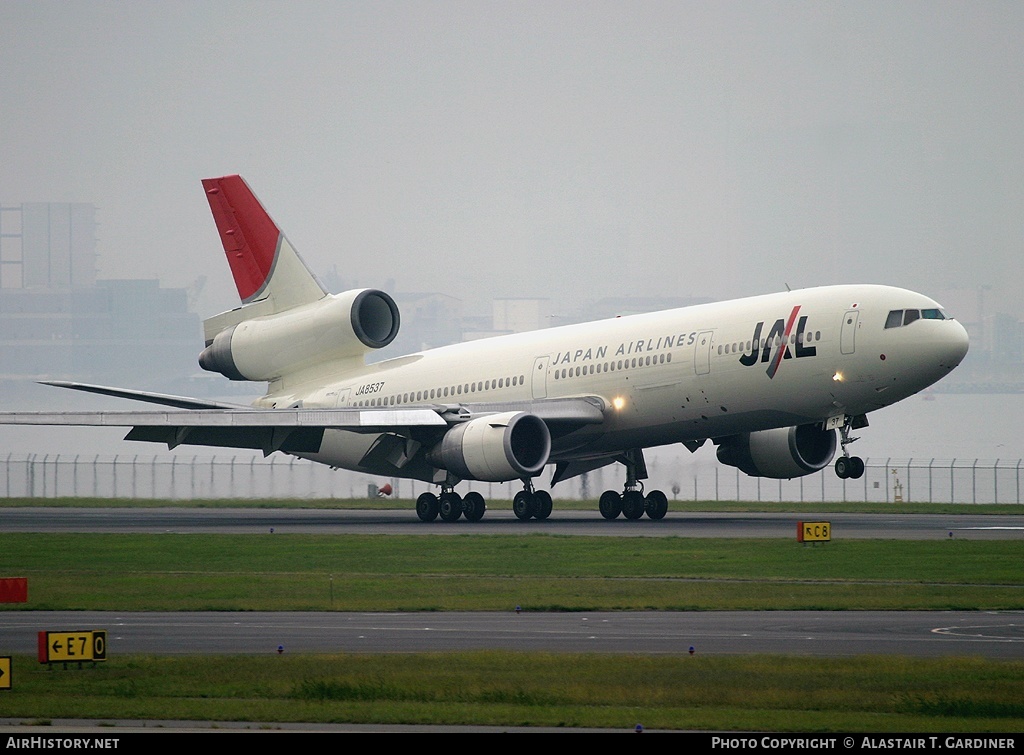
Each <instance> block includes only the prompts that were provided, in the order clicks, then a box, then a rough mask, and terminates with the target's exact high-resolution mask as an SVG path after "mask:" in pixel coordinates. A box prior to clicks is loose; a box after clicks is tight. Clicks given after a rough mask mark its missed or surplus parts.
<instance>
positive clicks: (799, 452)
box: [718, 424, 836, 479]
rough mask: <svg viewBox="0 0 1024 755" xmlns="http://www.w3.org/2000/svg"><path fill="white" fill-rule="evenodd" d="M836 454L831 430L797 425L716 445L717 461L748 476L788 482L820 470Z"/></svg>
mask: <svg viewBox="0 0 1024 755" xmlns="http://www.w3.org/2000/svg"><path fill="white" fill-rule="evenodd" d="M835 453H836V432H835V430H823V429H822V428H821V426H820V425H817V424H814V425H797V426H796V427H779V428H775V429H773V430H758V431H757V432H752V433H743V434H741V435H734V436H732V437H730V438H727V439H725V440H724V441H722V442H721V443H720V444H719V446H718V460H719V461H720V462H722V463H723V464H728V465H729V466H731V467H738V468H739V469H740V470H741V471H743V472H745V473H746V474H748V475H750V476H751V477H771V478H773V479H789V478H791V477H803V476H804V475H808V474H811V473H812V472H817V471H818V470H819V469H823V468H824V467H825V466H826V465H828V463H829V462H830V461H832V457H833V456H835Z"/></svg>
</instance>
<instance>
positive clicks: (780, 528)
mask: <svg viewBox="0 0 1024 755" xmlns="http://www.w3.org/2000/svg"><path fill="white" fill-rule="evenodd" d="M964 509H965V513H963V514H898V513H893V514H794V513H785V512H781V513H749V514H747V513H721V512H713V513H712V512H686V511H675V510H673V511H671V512H670V513H669V514H668V516H666V517H665V518H664V519H662V520H661V521H652V520H650V519H647V518H643V519H638V520H635V521H630V520H626V519H623V518H621V517H620V518H619V519H615V520H612V521H607V520H605V519H603V518H602V517H601V515H600V514H599V513H598V512H597V511H558V510H555V511H554V512H553V513H552V514H551V517H550V518H549V519H547V520H545V521H540V522H539V521H536V520H529V521H520V520H519V519H517V518H516V517H515V515H514V514H513V513H512V511H511V510H510V509H503V508H493V509H490V510H488V512H487V515H486V516H485V517H484V519H483V520H482V521H479V522H466V521H458V522H454V523H445V522H442V521H440V520H437V521H434V522H430V523H424V522H421V521H419V519H417V518H416V514H415V512H414V511H413V510H412V509H408V510H403V509H388V510H362V509H360V510H343V509H333V510H317V509H183V508H127V507H126V508H110V509H97V508H47V507H32V508H9V509H3V513H2V516H0V532H126V533H127V532H149V533H161V532H166V533H180V534H184V533H214V532H216V533H224V534H263V533H270V532H275V533H302V534H321V535H327V534H362V535H368V534H379V535H453V534H457V535H470V534H490V535H512V534H515V535H520V534H525V533H544V534H550V535H577V536H579V535H584V536H589V537H710V538H722V537H738V538H790V539H795V538H796V532H797V523H798V522H800V521H821V520H825V521H829V522H831V524H832V533H833V534H832V536H833V538H834V539H842V538H855V539H864V538H870V539H888V540H928V539H933V540H938V539H948V538H950V537H956V538H970V539H1024V516H985V515H977V514H971V513H970V507H969V506H965V507H964Z"/></svg>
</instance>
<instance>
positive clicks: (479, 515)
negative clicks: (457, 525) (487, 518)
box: [462, 492, 487, 522]
mask: <svg viewBox="0 0 1024 755" xmlns="http://www.w3.org/2000/svg"><path fill="white" fill-rule="evenodd" d="M462 508H463V512H462V513H463V515H464V516H465V517H466V521H468V522H479V521H480V520H481V519H483V518H484V512H485V511H486V510H487V503H486V502H485V501H484V497H483V496H482V495H480V494H479V493H475V492H469V493H466V497H465V498H463V499H462Z"/></svg>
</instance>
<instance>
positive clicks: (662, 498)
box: [644, 490, 668, 520]
mask: <svg viewBox="0 0 1024 755" xmlns="http://www.w3.org/2000/svg"><path fill="white" fill-rule="evenodd" d="M644 510H645V511H646V512H647V517H648V519H655V520H657V519H664V518H665V514H667V513H668V497H667V496H666V495H665V494H664V493H662V492H661V491H660V490H652V491H651V492H650V493H648V494H647V498H646V500H645V501H644Z"/></svg>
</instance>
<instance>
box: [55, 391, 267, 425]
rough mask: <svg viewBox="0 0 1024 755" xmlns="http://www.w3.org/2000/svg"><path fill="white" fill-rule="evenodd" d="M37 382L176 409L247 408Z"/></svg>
mask: <svg viewBox="0 0 1024 755" xmlns="http://www.w3.org/2000/svg"><path fill="white" fill-rule="evenodd" d="M39 383H40V385H52V386H54V387H56V388H70V389H71V390H73V391H85V392H86V393H99V394H101V395H103V396H113V397H115V398H127V399H131V400H133V401H144V402H146V403H147V404H160V405H161V406H173V407H175V408H176V409H248V408H249V407H248V406H245V405H244V404H229V403H224V402H221V401H207V400H204V399H199V398H190V397H189V396H172V395H170V394H167V393H150V392H149V391H137V390H133V389H131V388H112V387H110V386H106V385H91V384H89V383H71V382H68V381H65V380H40V381H39ZM58 424H59V423H58Z"/></svg>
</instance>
